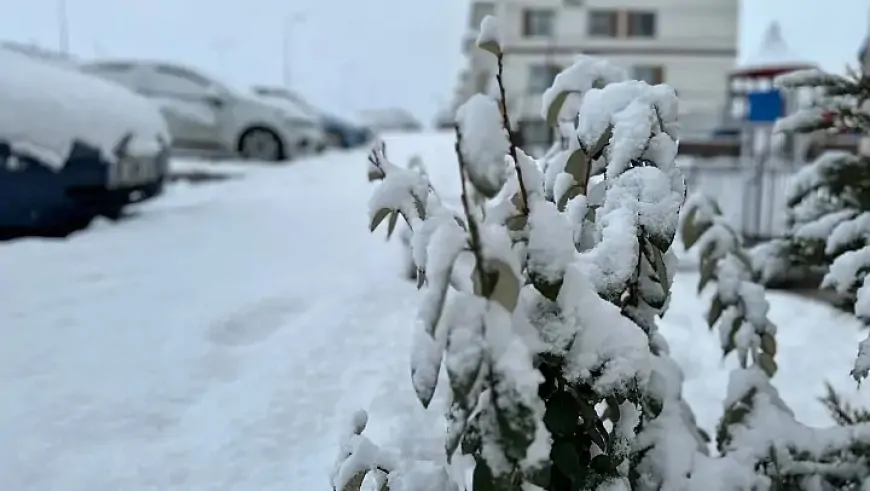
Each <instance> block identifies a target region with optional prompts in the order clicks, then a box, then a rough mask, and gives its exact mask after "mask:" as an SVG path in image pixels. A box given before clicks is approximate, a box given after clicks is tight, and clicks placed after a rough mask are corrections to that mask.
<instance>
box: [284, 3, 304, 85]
mask: <svg viewBox="0 0 870 491" xmlns="http://www.w3.org/2000/svg"><path fill="white" fill-rule="evenodd" d="M303 22H305V14H303V13H301V12H297V13H295V14H290V15H288V16H287V17H286V18H285V20H284V32H283V35H284V39H283V50H282V56H281V58H282V71H283V76H284V87H286V88H288V89H289V88H290V79H291V78H292V76H293V72H292V68H291V67H290V61H291V60H290V58H291V55H290V52H291V50H292V46H291V44H292V43H291V37H292V35H293V33H292V30H293V27H295V26H297V25H301V24H302V23H303Z"/></svg>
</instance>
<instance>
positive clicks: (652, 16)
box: [625, 10, 659, 39]
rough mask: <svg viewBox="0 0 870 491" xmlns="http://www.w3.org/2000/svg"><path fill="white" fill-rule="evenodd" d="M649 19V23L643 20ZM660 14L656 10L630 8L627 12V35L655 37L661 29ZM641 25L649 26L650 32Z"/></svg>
mask: <svg viewBox="0 0 870 491" xmlns="http://www.w3.org/2000/svg"><path fill="white" fill-rule="evenodd" d="M644 20H648V21H649V25H647V23H645V22H643V21H644ZM658 24H659V22H658V14H657V12H655V11H654V10H628V11H626V12H625V35H626V37H629V38H641V39H655V38H656V37H658V31H659V25H658ZM640 26H645V27H649V28H650V29H649V31H650V32H649V33H647V32H643V31H644V29H640Z"/></svg>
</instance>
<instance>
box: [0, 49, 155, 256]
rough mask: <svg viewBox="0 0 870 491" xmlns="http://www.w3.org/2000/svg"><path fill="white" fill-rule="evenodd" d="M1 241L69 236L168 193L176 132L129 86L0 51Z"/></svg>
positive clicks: (69, 68)
mask: <svg viewBox="0 0 870 491" xmlns="http://www.w3.org/2000/svg"><path fill="white" fill-rule="evenodd" d="M0 66H2V68H3V69H2V70H0V239H4V238H6V239H8V238H12V237H19V236H23V235H41V236H66V235H68V234H69V233H71V232H74V231H76V230H79V229H81V228H83V227H86V226H87V225H88V224H89V223H90V222H91V220H93V219H94V218H95V217H97V216H106V217H109V218H118V217H120V216H121V215H122V214H123V210H124V208H125V207H126V206H127V205H129V204H131V203H133V202H137V201H143V200H147V199H150V198H153V197H154V196H157V195H159V194H160V193H161V191H162V189H163V184H164V181H165V180H166V178H167V176H168V163H169V145H168V142H169V136H168V133H167V130H166V123H165V121H164V120H163V118H162V116H161V115H160V112H159V110H158V109H157V108H155V107H153V106H152V105H151V103H150V102H148V101H147V100H146V99H144V98H142V97H140V96H138V95H136V94H133V93H132V92H130V91H128V90H127V89H125V88H123V87H120V86H117V85H115V84H112V83H110V82H105V81H103V80H100V79H97V78H94V77H91V76H89V75H85V74H83V73H80V72H78V71H76V70H75V68H73V67H70V66H58V65H53V64H51V63H49V62H46V61H44V60H36V59H33V58H31V57H28V56H26V55H22V54H20V53H14V52H11V51H8V50H4V49H2V48H0Z"/></svg>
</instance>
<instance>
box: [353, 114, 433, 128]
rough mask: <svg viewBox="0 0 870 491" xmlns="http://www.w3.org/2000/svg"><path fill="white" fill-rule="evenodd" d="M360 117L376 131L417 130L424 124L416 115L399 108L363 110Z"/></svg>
mask: <svg viewBox="0 0 870 491" xmlns="http://www.w3.org/2000/svg"><path fill="white" fill-rule="evenodd" d="M360 119H361V120H362V121H363V123H364V124H365V125H366V126H368V127H369V128H371V129H372V130H374V131H405V132H416V131H420V130H422V129H423V125H422V124H420V122H419V121H417V119H416V118H415V117H414V116H411V114H410V113H409V112H408V111H405V110H404V109H399V108H389V109H374V110H369V111H363V112H361V113H360Z"/></svg>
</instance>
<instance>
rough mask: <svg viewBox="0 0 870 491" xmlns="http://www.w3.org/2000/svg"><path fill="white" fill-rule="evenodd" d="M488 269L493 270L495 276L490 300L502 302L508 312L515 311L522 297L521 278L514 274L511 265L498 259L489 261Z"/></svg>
mask: <svg viewBox="0 0 870 491" xmlns="http://www.w3.org/2000/svg"><path fill="white" fill-rule="evenodd" d="M488 270H490V271H492V272H493V273H494V277H495V285H493V287H492V294H491V295H490V297H489V298H490V300H492V301H494V302H497V303H499V304H501V306H502V307H504V308H505V310H507V311H508V312H513V311H514V309H516V308H517V302H518V301H519V298H520V288H521V287H522V285H521V284H520V279H519V278H517V275H516V274H514V271H513V269H512V268H511V267H510V265H508V264H507V263H505V262H504V261H501V260H498V259H494V260H490V261H489V264H488Z"/></svg>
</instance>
